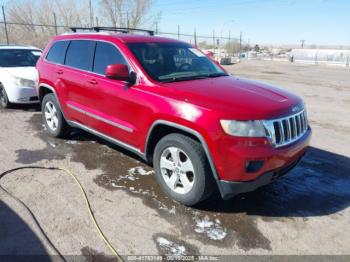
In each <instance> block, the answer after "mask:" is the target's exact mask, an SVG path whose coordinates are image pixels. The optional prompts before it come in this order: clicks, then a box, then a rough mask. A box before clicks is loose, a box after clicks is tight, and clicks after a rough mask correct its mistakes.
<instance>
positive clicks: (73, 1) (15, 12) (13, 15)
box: [6, 0, 88, 48]
mask: <svg viewBox="0 0 350 262" xmlns="http://www.w3.org/2000/svg"><path fill="white" fill-rule="evenodd" d="M54 13H55V16H56V24H57V25H64V26H65V27H58V28H55V27H54V25H55V16H54ZM6 15H7V17H6V18H7V20H8V21H10V22H12V23H21V24H25V25H9V26H8V29H9V35H10V42H11V43H19V44H26V45H35V46H38V47H41V48H43V47H44V46H45V45H46V44H47V42H48V41H49V39H50V38H51V37H52V36H54V35H55V34H56V31H57V33H58V34H61V33H63V32H66V31H68V30H69V27H70V26H84V25H85V24H87V22H88V8H87V5H86V4H85V3H84V1H80V0H16V1H12V2H11V3H9V4H8V5H7V6H6ZM39 25H44V26H39Z"/></svg>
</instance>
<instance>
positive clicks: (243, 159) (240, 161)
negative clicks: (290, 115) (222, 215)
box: [216, 128, 312, 199]
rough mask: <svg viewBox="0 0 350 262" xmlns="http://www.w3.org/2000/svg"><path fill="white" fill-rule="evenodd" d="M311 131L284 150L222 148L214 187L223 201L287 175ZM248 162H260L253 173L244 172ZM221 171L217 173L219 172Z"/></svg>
mask: <svg viewBox="0 0 350 262" xmlns="http://www.w3.org/2000/svg"><path fill="white" fill-rule="evenodd" d="M311 133H312V132H311V129H310V128H309V129H308V130H307V132H306V133H305V134H304V135H303V136H302V137H301V138H300V139H299V140H297V141H295V142H294V143H292V144H290V145H287V146H285V147H280V148H273V147H272V146H271V145H268V144H267V145H255V146H254V145H248V146H247V145H237V144H231V146H230V145H226V146H222V147H221V148H222V150H225V152H224V153H222V154H221V156H222V157H221V161H222V162H221V164H222V165H221V170H220V169H219V178H218V179H217V181H216V182H217V185H218V188H219V190H220V193H221V196H222V197H223V198H224V199H228V198H231V197H233V196H235V195H238V194H240V193H244V192H250V191H254V190H255V189H257V188H259V187H261V186H264V185H266V184H269V183H270V182H271V181H272V180H274V179H275V178H277V177H279V176H281V175H283V174H285V173H287V172H288V171H290V170H291V169H292V168H293V167H295V166H296V165H297V164H298V162H299V161H300V159H301V158H302V156H303V155H304V154H305V152H306V150H307V148H308V146H309V142H310V138H311ZM250 160H259V161H262V162H263V165H262V166H261V168H259V169H258V170H257V171H256V172H248V171H247V170H246V169H245V164H246V163H247V161H250ZM220 171H221V172H220Z"/></svg>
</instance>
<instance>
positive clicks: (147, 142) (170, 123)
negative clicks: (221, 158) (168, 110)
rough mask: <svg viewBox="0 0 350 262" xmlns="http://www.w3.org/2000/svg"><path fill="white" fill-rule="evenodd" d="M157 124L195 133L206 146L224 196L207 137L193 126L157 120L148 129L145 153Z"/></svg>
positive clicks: (206, 152) (213, 171) (213, 172)
mask: <svg viewBox="0 0 350 262" xmlns="http://www.w3.org/2000/svg"><path fill="white" fill-rule="evenodd" d="M157 125H166V126H169V127H174V128H177V129H180V130H182V131H185V132H187V133H190V134H192V135H194V136H195V137H197V138H198V140H199V141H200V143H201V144H202V146H203V148H204V152H205V154H206V156H207V159H208V161H209V165H210V168H211V171H212V174H213V176H214V179H215V181H216V184H217V186H218V188H219V191H220V194H221V196H222V197H223V196H224V191H223V189H222V187H221V183H220V178H219V176H218V173H217V171H216V167H215V164H214V161H213V158H212V156H211V154H210V151H209V147H208V145H207V142H206V141H205V139H204V138H203V136H202V135H201V134H200V133H199V132H198V131H196V130H194V129H192V128H189V127H187V126H183V125H179V124H177V123H174V122H170V121H167V120H156V121H155V122H154V123H153V124H152V126H151V128H150V129H149V131H148V135H147V139H146V144H145V153H146V152H147V150H148V144H149V138H150V135H151V134H152V131H153V129H154V128H155V127H156V126H157Z"/></svg>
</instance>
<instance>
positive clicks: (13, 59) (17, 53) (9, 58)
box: [0, 49, 41, 67]
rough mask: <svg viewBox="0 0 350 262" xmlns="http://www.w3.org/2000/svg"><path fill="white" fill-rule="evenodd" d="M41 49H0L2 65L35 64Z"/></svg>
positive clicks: (22, 65) (20, 65)
mask: <svg viewBox="0 0 350 262" xmlns="http://www.w3.org/2000/svg"><path fill="white" fill-rule="evenodd" d="M40 55H41V51H40V50H26V49H2V50H1V49H0V67H25V66H35V65H36V62H37V61H38V59H39V57H40Z"/></svg>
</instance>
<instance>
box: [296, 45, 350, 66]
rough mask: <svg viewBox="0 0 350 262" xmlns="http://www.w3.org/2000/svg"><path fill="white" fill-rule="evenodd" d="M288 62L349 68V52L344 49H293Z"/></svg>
mask: <svg viewBox="0 0 350 262" xmlns="http://www.w3.org/2000/svg"><path fill="white" fill-rule="evenodd" d="M290 61H293V62H302V63H310V64H330V65H344V66H348V67H349V63H350V50H346V49H293V50H292V52H291V53H290Z"/></svg>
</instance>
